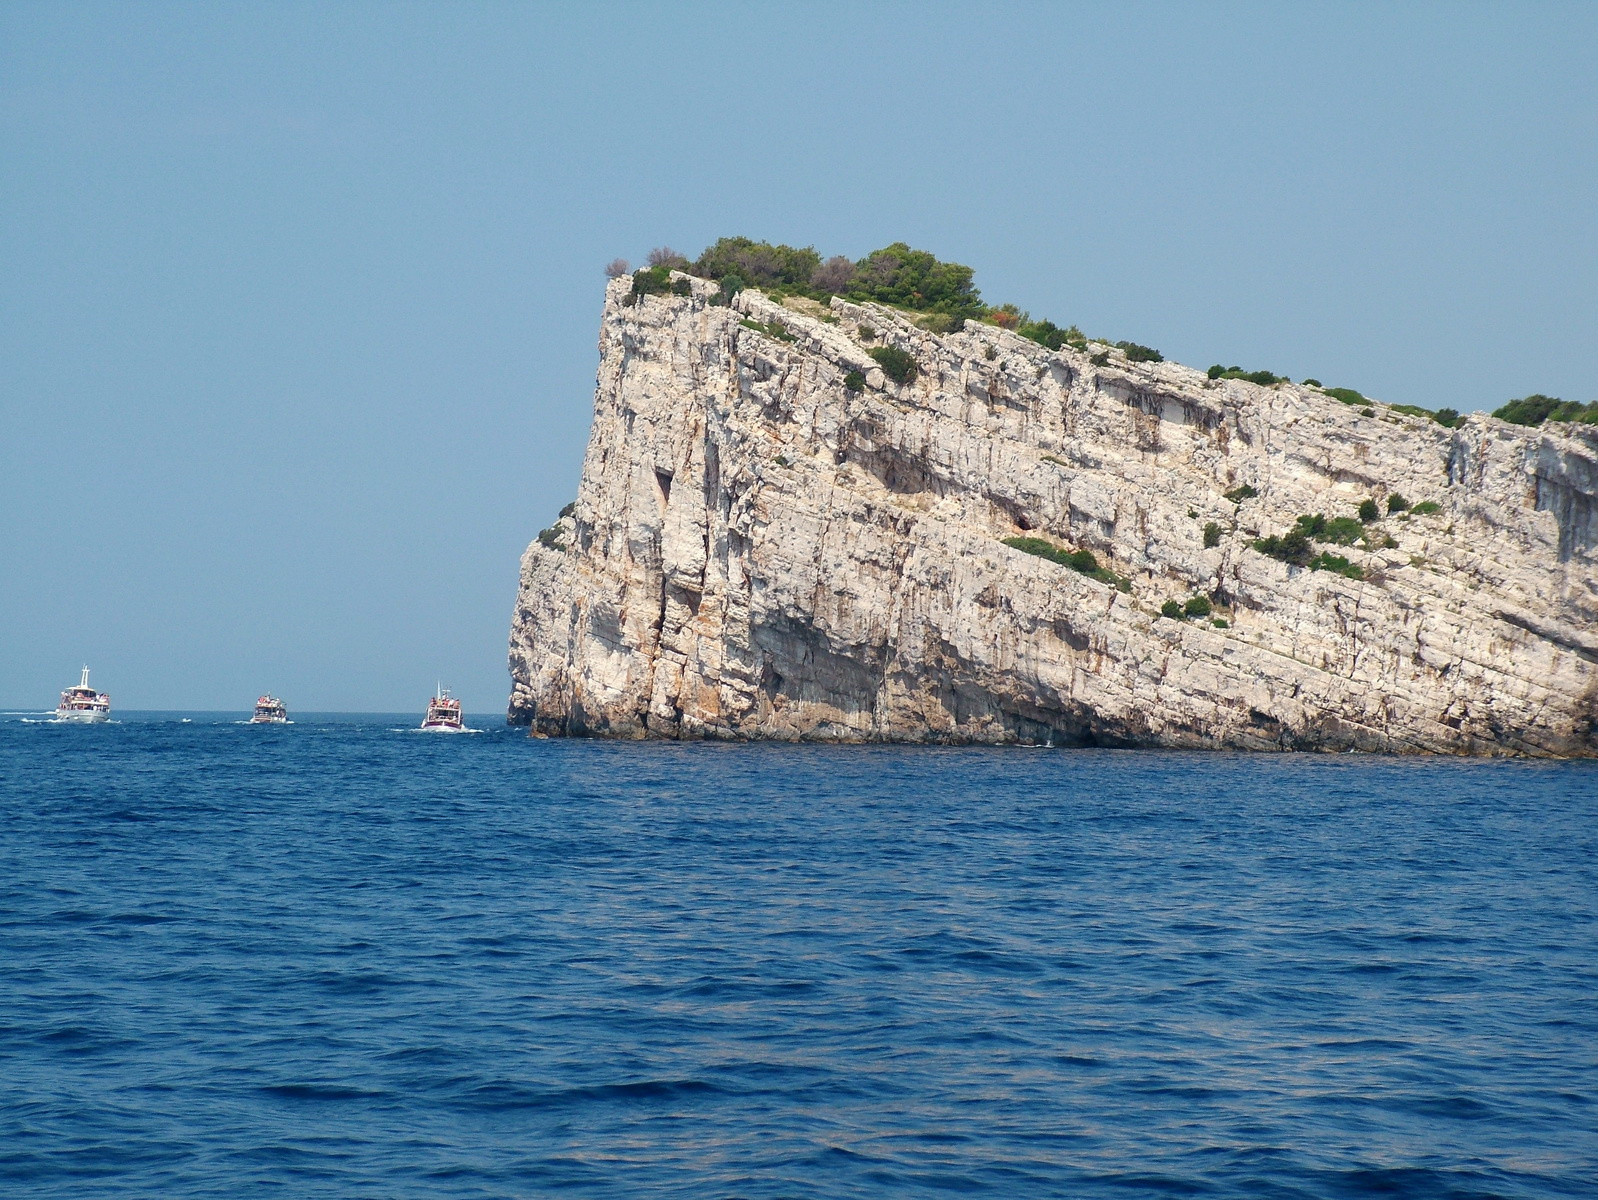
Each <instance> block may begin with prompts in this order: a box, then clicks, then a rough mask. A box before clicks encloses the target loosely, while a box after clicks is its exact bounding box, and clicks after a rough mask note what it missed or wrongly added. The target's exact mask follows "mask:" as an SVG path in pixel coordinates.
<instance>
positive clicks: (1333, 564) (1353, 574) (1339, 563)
mask: <svg viewBox="0 0 1598 1200" xmlns="http://www.w3.org/2000/svg"><path fill="white" fill-rule="evenodd" d="M1309 569H1310V570H1311V571H1330V572H1332V573H1333V574H1334V575H1346V576H1347V577H1348V578H1350V579H1364V578H1365V572H1364V571H1362V570H1360V568H1358V567H1356V566H1355V565H1354V564H1353V563H1351V562H1349V561H1348V559H1346V558H1344V557H1343V556H1342V555H1340V554H1328V553H1327V552H1326V551H1324V550H1322V551H1321V552H1320V553H1319V554H1317V555H1316V556H1315V557H1314V558H1312V559H1310V561H1309Z"/></svg>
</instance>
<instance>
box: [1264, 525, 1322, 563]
mask: <svg viewBox="0 0 1598 1200" xmlns="http://www.w3.org/2000/svg"><path fill="white" fill-rule="evenodd" d="M1254 549H1256V550H1258V551H1259V552H1260V553H1261V554H1265V555H1268V556H1269V557H1271V558H1274V559H1278V560H1280V561H1281V562H1285V563H1291V564H1292V565H1293V566H1296V567H1303V566H1307V565H1309V560H1310V557H1311V553H1310V544H1309V535H1308V534H1306V533H1305V532H1304V531H1303V530H1302V529H1289V530H1288V531H1287V532H1286V533H1284V534H1283V535H1282V536H1281V537H1277V536H1276V535H1275V534H1274V533H1273V534H1271V536H1270V537H1262V538H1256V539H1255V541H1254Z"/></svg>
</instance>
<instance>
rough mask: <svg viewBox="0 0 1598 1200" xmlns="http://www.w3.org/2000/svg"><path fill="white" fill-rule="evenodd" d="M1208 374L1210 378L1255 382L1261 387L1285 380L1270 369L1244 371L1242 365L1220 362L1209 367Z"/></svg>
mask: <svg viewBox="0 0 1598 1200" xmlns="http://www.w3.org/2000/svg"><path fill="white" fill-rule="evenodd" d="M1208 374H1209V377H1210V378H1211V379H1241V380H1244V381H1245V382H1248V383H1257V384H1259V385H1260V386H1262V387H1269V386H1270V385H1271V384H1273V383H1284V382H1286V376H1284V375H1274V374H1272V373H1271V372H1270V371H1245V370H1243V368H1242V367H1223V366H1221V364H1220V363H1216V364H1215V365H1214V366H1213V367H1211V368H1210V369H1209V372H1208Z"/></svg>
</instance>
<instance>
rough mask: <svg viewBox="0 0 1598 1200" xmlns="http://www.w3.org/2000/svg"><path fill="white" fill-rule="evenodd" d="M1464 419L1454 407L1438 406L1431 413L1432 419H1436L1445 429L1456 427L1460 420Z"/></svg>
mask: <svg viewBox="0 0 1598 1200" xmlns="http://www.w3.org/2000/svg"><path fill="white" fill-rule="evenodd" d="M1464 419H1465V418H1464V417H1462V416H1460V415H1459V412H1458V411H1457V410H1456V409H1452V408H1439V409H1438V410H1437V411H1436V412H1434V413H1433V414H1432V420H1434V421H1436V422H1437V423H1438V424H1439V425H1442V426H1444V427H1445V428H1447V429H1454V428H1456V427H1457V426H1459V424H1460V423H1461V422H1463V421H1464Z"/></svg>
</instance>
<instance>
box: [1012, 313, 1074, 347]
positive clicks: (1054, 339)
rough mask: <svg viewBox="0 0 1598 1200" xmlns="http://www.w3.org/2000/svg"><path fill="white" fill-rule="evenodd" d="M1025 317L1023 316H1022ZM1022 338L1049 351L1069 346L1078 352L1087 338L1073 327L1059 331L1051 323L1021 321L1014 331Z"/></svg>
mask: <svg viewBox="0 0 1598 1200" xmlns="http://www.w3.org/2000/svg"><path fill="white" fill-rule="evenodd" d="M1023 317H1025V314H1023ZM1015 331H1016V332H1017V333H1019V334H1020V335H1021V336H1022V337H1024V338H1026V339H1028V340H1029V341H1033V342H1036V343H1037V344H1038V345H1040V346H1043V347H1045V348H1046V349H1049V350H1058V349H1059V348H1060V347H1061V346H1070V347H1072V348H1073V349H1076V350H1080V349H1082V348H1083V347H1084V346H1086V345H1087V344H1088V340H1087V338H1086V337H1085V336H1084V335H1083V333H1082V331H1081V330H1080V329H1078V328H1077V327H1076V326H1075V325H1072V326H1071V327H1070V328H1068V329H1061V328H1060V327H1059V326H1058V325H1056V324H1055V323H1054V322H1053V321H1033V320H1031V319H1024V320H1022V322H1021V324H1020V325H1018V326H1017V327H1016V330H1015Z"/></svg>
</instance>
